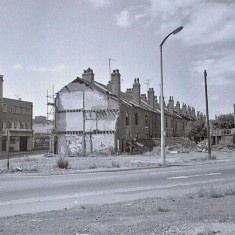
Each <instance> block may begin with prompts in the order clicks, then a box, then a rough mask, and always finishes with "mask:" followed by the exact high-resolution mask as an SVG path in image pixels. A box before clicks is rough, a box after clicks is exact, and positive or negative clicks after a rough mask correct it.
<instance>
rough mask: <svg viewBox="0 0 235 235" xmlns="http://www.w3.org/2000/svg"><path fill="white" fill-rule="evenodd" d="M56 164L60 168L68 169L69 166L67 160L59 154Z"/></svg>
mask: <svg viewBox="0 0 235 235" xmlns="http://www.w3.org/2000/svg"><path fill="white" fill-rule="evenodd" d="M57 166H58V167H59V168H61V169H68V168H69V161H68V159H66V158H65V157H62V156H60V157H59V158H58V159H57Z"/></svg>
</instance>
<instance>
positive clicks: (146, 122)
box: [144, 115, 148, 126]
mask: <svg viewBox="0 0 235 235" xmlns="http://www.w3.org/2000/svg"><path fill="white" fill-rule="evenodd" d="M144 123H145V126H148V116H147V115H145V120H144Z"/></svg>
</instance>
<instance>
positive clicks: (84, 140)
mask: <svg viewBox="0 0 235 235" xmlns="http://www.w3.org/2000/svg"><path fill="white" fill-rule="evenodd" d="M82 117H83V135H82V145H83V146H82V149H83V156H85V155H86V134H85V131H86V110H85V91H83V92H82Z"/></svg>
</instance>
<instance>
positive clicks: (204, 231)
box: [197, 228, 217, 235]
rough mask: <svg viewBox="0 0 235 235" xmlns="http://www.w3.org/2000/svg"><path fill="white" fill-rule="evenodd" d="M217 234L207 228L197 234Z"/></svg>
mask: <svg viewBox="0 0 235 235" xmlns="http://www.w3.org/2000/svg"><path fill="white" fill-rule="evenodd" d="M216 233H217V232H216V231H214V230H213V229H210V228H205V229H203V230H202V231H199V232H197V235H214V234H216Z"/></svg>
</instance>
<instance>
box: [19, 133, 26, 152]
mask: <svg viewBox="0 0 235 235" xmlns="http://www.w3.org/2000/svg"><path fill="white" fill-rule="evenodd" d="M20 151H27V136H21V137H20Z"/></svg>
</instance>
